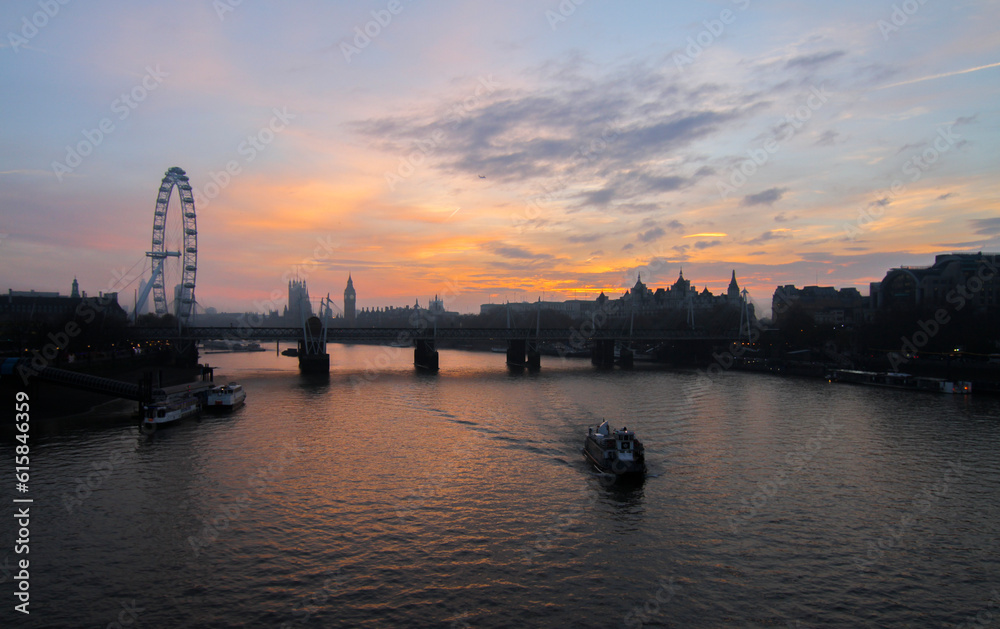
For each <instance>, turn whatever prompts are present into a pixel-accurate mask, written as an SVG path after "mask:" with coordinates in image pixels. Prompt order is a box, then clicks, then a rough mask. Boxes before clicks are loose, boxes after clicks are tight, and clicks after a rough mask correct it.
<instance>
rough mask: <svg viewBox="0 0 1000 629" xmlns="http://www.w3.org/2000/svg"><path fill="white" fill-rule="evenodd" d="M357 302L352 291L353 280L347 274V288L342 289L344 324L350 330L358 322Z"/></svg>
mask: <svg viewBox="0 0 1000 629" xmlns="http://www.w3.org/2000/svg"><path fill="white" fill-rule="evenodd" d="M357 300H358V294H357V293H356V292H355V291H354V280H353V279H352V278H351V274H350V273H348V274H347V288H345V289H344V322H345V323H346V324H347V326H348V327H351V328H353V327H354V326H355V325H357V321H358V311H357Z"/></svg>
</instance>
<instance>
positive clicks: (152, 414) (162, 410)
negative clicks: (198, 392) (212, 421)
mask: <svg viewBox="0 0 1000 629" xmlns="http://www.w3.org/2000/svg"><path fill="white" fill-rule="evenodd" d="M199 411H201V405H200V404H199V403H198V398H197V397H195V396H193V395H178V396H172V397H167V398H162V399H159V400H155V401H153V402H150V403H149V404H146V405H144V406H143V407H142V423H141V424H140V427H141V428H142V429H143V430H144V431H149V432H151V431H153V430H156V428H157V427H158V426H161V425H163V424H169V423H170V422H175V421H179V420H181V419H184V418H185V417H193V416H195V415H197V414H198V413H199Z"/></svg>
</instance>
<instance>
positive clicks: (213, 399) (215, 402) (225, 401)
mask: <svg viewBox="0 0 1000 629" xmlns="http://www.w3.org/2000/svg"><path fill="white" fill-rule="evenodd" d="M246 399H247V392H246V391H244V390H243V385H241V384H238V383H236V382H230V383H229V384H224V385H221V386H218V387H212V388H211V389H209V390H208V393H206V394H205V408H206V409H207V410H213V411H231V410H233V409H234V408H236V407H237V406H239V405H240V404H243V402H244V401H245V400H246Z"/></svg>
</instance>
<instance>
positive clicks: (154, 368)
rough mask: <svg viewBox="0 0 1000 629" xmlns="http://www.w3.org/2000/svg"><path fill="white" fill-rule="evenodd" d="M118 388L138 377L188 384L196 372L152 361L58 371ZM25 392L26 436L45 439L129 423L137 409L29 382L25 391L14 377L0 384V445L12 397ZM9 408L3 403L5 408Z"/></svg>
mask: <svg viewBox="0 0 1000 629" xmlns="http://www.w3.org/2000/svg"><path fill="white" fill-rule="evenodd" d="M58 368H59V369H70V370H72V371H78V372H80V373H86V374H90V375H94V376H101V377H103V378H110V379H112V380H119V381H121V382H128V383H130V384H134V383H136V382H138V381H139V380H140V379H141V378H142V376H143V374H145V373H148V372H151V373H152V374H153V381H154V382H157V379H158V378H160V377H162V383H163V384H164V385H167V386H169V385H176V384H185V383H188V382H193V381H195V380H196V379H197V377H198V375H199V374H200V373H201V367H200V366H197V365H196V366H193V367H175V366H170V365H161V364H158V363H157V362H155V361H152V360H145V361H138V360H136V361H132V360H128V359H126V360H117V361H106V362H100V363H96V362H95V363H90V364H88V363H75V364H73V363H71V364H68V365H58ZM18 391H25V392H26V393H27V394H28V396H29V408H30V410H29V416H30V423H31V434H32V435H35V436H40V435H51V434H57V433H60V432H64V431H66V430H71V429H75V428H84V427H88V428H89V427H96V426H104V425H117V424H123V423H130V422H133V421H135V416H136V412H137V411H138V403H137V402H136V401H134V400H128V399H123V398H112V397H109V396H107V395H103V394H100V393H92V392H89V391H83V390H80V389H74V388H69V387H64V386H59V385H55V384H50V383H46V382H39V381H37V380H33V379H31V378H30V377H29V379H28V383H27V385H25V384H24V382H23V380H22V379H21V378H20V377H18V376H16V375H15V376H6V377H3V378H0V408H2V410H0V440H3V441H6V440H9V439H11V438H12V437H13V436H14V403H13V402H14V396H15V394H16V393H17V392H18ZM8 402H9V403H8Z"/></svg>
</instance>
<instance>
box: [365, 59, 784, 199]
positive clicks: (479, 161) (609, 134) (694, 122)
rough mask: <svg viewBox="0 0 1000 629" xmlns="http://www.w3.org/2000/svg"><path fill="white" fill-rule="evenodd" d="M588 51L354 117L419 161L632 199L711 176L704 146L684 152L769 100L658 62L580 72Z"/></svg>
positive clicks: (580, 193) (389, 148)
mask: <svg viewBox="0 0 1000 629" xmlns="http://www.w3.org/2000/svg"><path fill="white" fill-rule="evenodd" d="M570 61H572V63H570ZM578 61H579V60H575V61H573V60H569V61H566V62H565V63H563V64H561V65H560V64H556V66H553V69H551V70H550V69H543V70H544V72H543V73H544V74H546V75H551V74H552V72H553V71H554V67H559V68H561V70H560V72H557V73H556V74H555V75H554V76H555V78H552V79H551V80H546V81H544V82H543V83H540V84H538V85H536V86H528V87H520V88H517V89H515V88H512V87H507V88H505V87H498V88H497V89H495V90H494V91H493V92H491V93H488V94H484V95H481V96H478V97H476V98H475V99H473V102H471V104H466V102H467V101H469V94H464V93H461V92H458V93H455V94H451V95H448V96H445V97H442V98H440V99H439V100H438V101H437V102H436V103H435V104H430V105H426V106H424V107H423V108H422V109H420V110H417V111H414V112H411V113H406V114H399V115H390V116H384V117H379V118H371V119H367V120H359V121H355V122H353V123H351V124H350V128H351V129H352V130H353V131H354V132H355V133H357V134H359V135H361V136H363V137H364V138H365V139H366V141H368V142H369V143H370V145H373V146H375V147H376V148H378V149H379V150H381V151H383V152H386V153H388V154H390V156H398V157H399V158H405V157H406V156H408V155H413V154H415V153H414V152H415V151H417V152H418V153H419V154H417V157H418V158H420V159H421V162H422V163H423V165H422V166H420V167H419V168H424V169H429V168H433V169H437V170H439V171H445V172H449V173H452V174H456V175H463V176H464V175H470V176H473V175H478V174H486V175H488V176H489V178H490V180H492V181H499V182H501V183H517V184H521V185H523V184H524V183H525V182H530V181H538V182H539V183H537V184H530V183H529V184H528V185H536V186H539V187H541V188H542V189H544V190H546V192H552V191H555V192H558V191H560V190H564V191H565V192H566V196H567V197H568V198H573V199H576V200H577V201H578V205H577V206H576V209H580V208H585V207H595V208H600V209H606V208H608V207H609V206H612V205H614V206H615V207H617V206H619V205H621V206H625V207H626V209H627V208H630V207H635V208H641V207H644V205H645V204H648V203H651V202H653V201H654V200H655V199H657V198H658V197H659V196H660V195H663V194H669V193H672V192H676V191H678V190H681V189H685V188H688V187H690V186H692V185H693V184H694V183H696V182H698V181H699V180H701V179H703V178H705V177H709V176H712V175H713V174H714V173H715V171H714V169H713V168H711V167H709V166H707V165H705V163H704V162H705V158H704V157H697V156H690V157H687V158H682V159H680V160H677V159H675V157H676V156H678V155H684V152H683V150H684V149H685V148H687V147H688V146H690V145H691V144H692V143H694V142H696V141H700V140H703V139H706V138H709V137H711V136H713V135H715V134H719V133H721V132H723V131H725V130H726V129H727V128H728V126H729V125H731V124H735V123H738V122H739V121H740V120H742V119H745V118H748V117H750V116H752V115H753V114H754V112H755V111H757V110H758V109H760V108H761V107H763V106H764V104H765V101H763V100H760V99H762V98H763V95H757V94H756V92H755V93H754V94H753V95H751V96H750V97H746V98H741V99H739V100H726V99H718V98H711V97H710V96H711V94H714V93H717V92H719V91H720V90H723V89H724V86H720V85H714V84H713V85H707V84H701V85H687V84H684V83H678V82H677V81H675V80H674V77H673V76H672V75H671V73H670V72H669V71H668V70H666V69H664V68H662V67H659V66H658V65H656V64H652V63H629V64H625V65H622V66H618V67H613V68H610V69H609V70H608V71H606V72H604V73H603V74H601V75H598V76H596V77H587V78H583V77H579V76H577V75H578V74H579V68H583V67H585V65H584V66H581V65H580V64H579V63H578ZM550 65H551V64H550ZM541 71H542V70H539V72H541ZM566 72H570V73H571V74H573V75H574V76H576V79H575V80H569V77H568V76H567V75H566ZM560 73H561V74H560ZM456 111H458V112H460V115H455V113H454V112H456ZM420 147H425V148H426V150H423V149H421V148H420ZM667 158H670V159H667ZM661 205H662V204H661ZM626 211H627V210H626Z"/></svg>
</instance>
